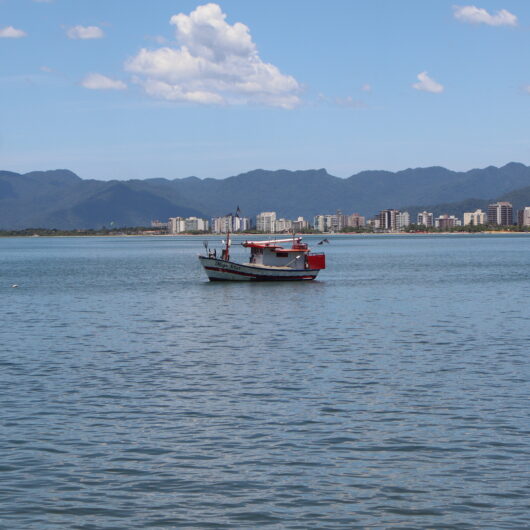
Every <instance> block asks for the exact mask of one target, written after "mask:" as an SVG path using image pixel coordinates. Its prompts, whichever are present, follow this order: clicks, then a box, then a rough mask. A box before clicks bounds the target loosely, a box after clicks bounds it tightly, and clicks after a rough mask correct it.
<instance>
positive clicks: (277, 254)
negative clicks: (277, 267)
mask: <svg viewBox="0 0 530 530" xmlns="http://www.w3.org/2000/svg"><path fill="white" fill-rule="evenodd" d="M276 256H277V257H278V258H288V257H289V254H288V253H287V252H276Z"/></svg>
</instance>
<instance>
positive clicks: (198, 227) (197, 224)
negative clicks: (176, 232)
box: [184, 217, 208, 232]
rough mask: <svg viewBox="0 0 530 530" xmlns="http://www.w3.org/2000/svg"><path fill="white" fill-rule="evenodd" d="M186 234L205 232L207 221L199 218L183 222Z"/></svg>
mask: <svg viewBox="0 0 530 530" xmlns="http://www.w3.org/2000/svg"><path fill="white" fill-rule="evenodd" d="M184 226H185V231H186V232H207V231H208V221H207V220H206V219H200V218H199V217H188V218H187V219H185V221H184Z"/></svg>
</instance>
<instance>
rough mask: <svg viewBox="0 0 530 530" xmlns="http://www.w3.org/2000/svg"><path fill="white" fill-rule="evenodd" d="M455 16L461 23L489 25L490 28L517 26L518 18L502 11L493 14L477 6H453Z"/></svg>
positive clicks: (504, 10)
mask: <svg viewBox="0 0 530 530" xmlns="http://www.w3.org/2000/svg"><path fill="white" fill-rule="evenodd" d="M453 15H454V17H455V18H456V19H457V20H459V21H460V22H467V23H469V24H487V25H488V26H517V17H516V16H515V15H514V14H513V13H510V12H509V11H506V9H501V10H500V11H497V12H496V13H495V14H491V13H489V12H488V11H486V10H485V9H482V8H480V7H476V6H453Z"/></svg>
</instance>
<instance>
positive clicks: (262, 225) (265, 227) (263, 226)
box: [256, 212, 276, 234]
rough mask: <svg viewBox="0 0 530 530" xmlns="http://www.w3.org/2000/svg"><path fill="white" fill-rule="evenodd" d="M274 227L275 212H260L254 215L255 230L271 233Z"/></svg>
mask: <svg viewBox="0 0 530 530" xmlns="http://www.w3.org/2000/svg"><path fill="white" fill-rule="evenodd" d="M275 229H276V212H261V213H260V214H258V215H257V216H256V230H259V231H260V232H265V233H269V234H273V233H274V231H275Z"/></svg>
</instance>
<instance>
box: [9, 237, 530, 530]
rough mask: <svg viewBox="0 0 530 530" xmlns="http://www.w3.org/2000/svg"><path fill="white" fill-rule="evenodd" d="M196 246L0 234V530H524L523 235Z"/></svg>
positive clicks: (529, 503)
mask: <svg viewBox="0 0 530 530" xmlns="http://www.w3.org/2000/svg"><path fill="white" fill-rule="evenodd" d="M315 241H316V240H315V239H313V243H314V242H315ZM319 248H320V247H319ZM201 250H202V238H181V239H176V238H170V237H166V238H65V239H59V238H29V239H2V240H0V300H1V304H0V315H1V323H2V327H1V341H0V346H1V351H0V407H1V408H0V411H1V412H0V420H1V421H0V455H1V459H0V527H1V528H9V529H12V528H24V529H26V528H38V529H48V528H80V529H81V528H82V529H96V528H97V529H99V528H105V529H107V528H108V529H110V528H113V529H117V528H120V529H122V528H124V529H133V528H151V527H153V528H155V527H159V528H257V527H262V526H268V527H270V528H300V529H302V528H455V529H462V528H495V529H498V528H528V527H529V522H528V521H529V519H530V495H529V493H530V491H529V481H530V422H529V396H530V384H529V381H530V377H529V376H530V368H529V345H530V326H529V316H530V311H529V303H528V301H529V296H530V238H529V237H527V236H452V237H449V236H448V237H444V236H439V237H436V236H430V237H429V236H425V237H424V236H418V237H363V236H360V237H343V238H339V237H337V238H333V239H332V241H331V244H330V245H327V246H326V247H325V251H326V253H327V261H328V267H329V268H328V269H327V270H325V271H323V272H322V273H321V275H320V277H319V281H318V282H308V283H279V284H276V283H273V284H261V283H257V284H251V283H226V284H224V283H208V282H207V281H206V279H205V275H204V273H203V271H202V270H201V269H200V267H199V264H198V261H197V258H196V256H197V254H198V253H199V252H200V251H201ZM235 252H238V251H235ZM241 255H243V253H242V252H241ZM12 284H18V285H19V287H18V288H16V289H14V288H11V285H12Z"/></svg>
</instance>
